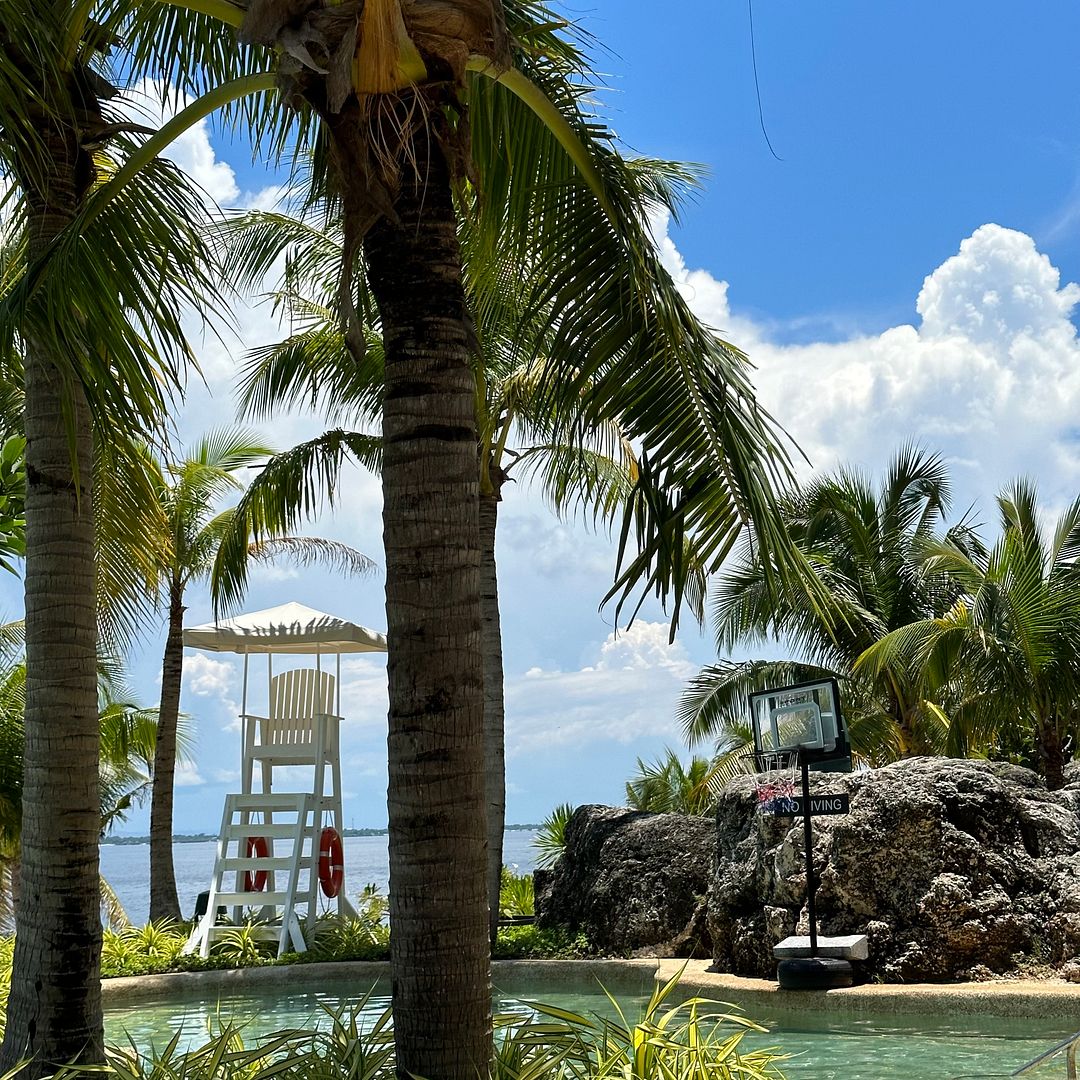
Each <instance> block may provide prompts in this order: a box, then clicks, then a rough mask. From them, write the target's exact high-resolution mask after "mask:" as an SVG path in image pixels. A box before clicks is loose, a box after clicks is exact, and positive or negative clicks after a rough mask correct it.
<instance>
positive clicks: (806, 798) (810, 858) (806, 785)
mask: <svg viewBox="0 0 1080 1080" xmlns="http://www.w3.org/2000/svg"><path fill="white" fill-rule="evenodd" d="M799 757H800V758H801V759H802V821H803V844H804V848H805V851H806V918H807V921H808V922H809V923H810V955H811V956H817V913H816V912H815V910H814V891H815V889H816V887H817V885H816V882H815V881H814V833H813V829H812V828H811V826H810V765H809V763H808V762H807V760H806V757H805V756H804V755H803V754H800V755H799Z"/></svg>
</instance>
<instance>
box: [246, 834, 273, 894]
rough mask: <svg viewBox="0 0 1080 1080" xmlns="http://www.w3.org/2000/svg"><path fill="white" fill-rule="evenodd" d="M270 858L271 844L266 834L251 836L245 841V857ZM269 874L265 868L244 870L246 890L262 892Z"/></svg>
mask: <svg viewBox="0 0 1080 1080" xmlns="http://www.w3.org/2000/svg"><path fill="white" fill-rule="evenodd" d="M252 857H254V858H256V859H268V858H270V845H269V844H267V842H266V837H265V836H249V837H248V838H247V839H246V840H245V841H244V858H245V859H250V858H252ZM269 876H270V875H269V874H267V872H266V871H265V870H246V871H245V872H244V892H262V891H263V889H265V888H266V882H267V880H268V878H269Z"/></svg>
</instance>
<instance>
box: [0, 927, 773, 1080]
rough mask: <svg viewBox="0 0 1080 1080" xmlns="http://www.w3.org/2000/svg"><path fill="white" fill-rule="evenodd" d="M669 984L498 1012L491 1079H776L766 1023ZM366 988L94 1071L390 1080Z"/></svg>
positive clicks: (167, 1076)
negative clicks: (593, 1005)
mask: <svg viewBox="0 0 1080 1080" xmlns="http://www.w3.org/2000/svg"><path fill="white" fill-rule="evenodd" d="M9 953H10V942H9V941H8V942H3V943H0V973H2V972H3V971H5V970H7V968H6V965H5V964H4V960H5V958H6V957H7V956H8V954H9ZM2 977H3V976H2V974H0V979H2ZM675 983H677V978H676V979H673V980H671V982H669V983H667V984H665V985H664V986H659V985H658V986H657V988H656V990H654V992H653V994H652V996H651V998H650V1000H649V1002H648V1003H647V1004H646V1006H645V1008H644V1009H643V1010H642V1012H641V1014H640V1015H639V1016H634V1015H633V1014H630V1015H629V1016H628V1013H629V1012H630V1011H629V1009H628V1008H625V1007H623V1006H622V1005H620V1003H619V1002H618V1000H617V999H616V998H615V997H613V996H611V995H610V994H609V995H608V997H609V1000H610V1009H609V1010H608V1011H610V1013H611V1014H612V1015H611V1016H610V1017H608V1016H595V1015H589V1016H585V1015H582V1014H580V1013H574V1012H571V1011H568V1010H565V1009H560V1008H556V1007H554V1006H548V1005H544V1004H543V1003H540V1002H530V1003H528V1004H530V1005H531V1007H532V1010H533V1016H531V1017H527V1018H522V1017H521V1016H519V1015H514V1016H504V1017H499V1018H498V1038H497V1039H496V1042H495V1053H494V1060H493V1063H492V1068H491V1074H490V1075H491V1078H492V1080H520V1078H521V1077H523V1076H525V1077H532V1078H534V1080H615V1078H620V1080H695V1078H699V1077H704V1076H708V1077H713V1078H715V1080H784V1074H783V1073H782V1072H781V1070H780V1065H781V1064H782V1062H783V1061H784V1060H785V1055H783V1054H782V1053H781V1052H780V1051H779V1050H778V1049H776V1048H775V1047H773V1048H755V1049H747V1048H745V1047H744V1046H743V1039H744V1037H745V1036H746V1035H747V1034H750V1033H752V1032H753V1033H757V1034H763V1033H764V1032H765V1030H766V1029H765V1028H763V1027H761V1026H760V1025H759V1024H756V1023H755V1022H754V1021H752V1020H749V1019H747V1018H746V1017H744V1016H742V1015H741V1014H740V1013H738V1012H735V1011H733V1007H732V1006H729V1005H724V1004H723V1003H722V1002H716V1001H710V1000H708V999H704V998H690V999H689V1000H687V1001H684V1002H682V1003H681V1004H679V1005H671V1004H670V1002H669V998H670V996H671V994H672V992H673V986H674V984H675ZM0 992H2V986H0ZM374 992H375V991H374V989H373V990H372V991H369V992H368V993H367V994H364V995H361V996H360V998H359V999H358V1000H357V1001H356V1002H355V1003H354V1004H353V1005H352V1006H350V1007H348V1008H341V1009H338V1010H336V1011H334V1010H330V1009H327V1014H328V1015H327V1016H326V1017H325V1018H324V1022H323V1023H322V1024H319V1025H318V1027H316V1028H314V1029H300V1030H285V1031H279V1032H276V1033H275V1034H273V1035H271V1036H268V1037H266V1038H265V1039H263V1040H261V1041H258V1042H256V1043H255V1045H253V1046H249V1045H246V1044H245V1037H246V1035H245V1032H244V1029H243V1025H242V1024H241V1025H239V1026H236V1025H235V1024H234V1022H232V1021H229V1022H224V1023H221V1024H220V1025H215V1027H214V1029H213V1030H212V1031H211V1033H210V1035H209V1037H208V1042H207V1043H205V1044H204V1045H203V1046H200V1047H198V1048H197V1049H194V1050H188V1051H183V1050H181V1049H180V1048H179V1045H180V1033H179V1032H178V1033H177V1035H176V1036H175V1037H174V1038H173V1039H172V1040H171V1041H170V1042H168V1043H167V1044H166V1045H165V1046H163V1047H161V1046H155V1047H146V1048H143V1047H139V1046H128V1047H116V1048H112V1049H110V1051H109V1053H108V1059H107V1064H106V1065H105V1066H103V1067H101V1068H100V1069H99V1070H98V1072H99V1073H100V1074H101V1075H104V1076H108V1077H113V1078H115V1080H217V1078H218V1077H220V1076H222V1075H228V1076H234V1077H244V1078H245V1080H263V1078H265V1080H270V1078H271V1077H281V1078H282V1080H324V1078H325V1080H331V1078H333V1077H340V1076H348V1077H351V1078H353V1080H392V1078H393V1077H394V1076H395V1075H396V1072H395V1067H394V1060H395V1058H394V1039H393V1030H392V1017H391V1013H390V1010H386V1011H385V1012H383V1013H381V1014H378V1013H374V1011H373V1010H372V1005H371V999H372V997H373V994H374ZM718 1007H720V1008H718ZM720 1009H722V1010H723V1011H720Z"/></svg>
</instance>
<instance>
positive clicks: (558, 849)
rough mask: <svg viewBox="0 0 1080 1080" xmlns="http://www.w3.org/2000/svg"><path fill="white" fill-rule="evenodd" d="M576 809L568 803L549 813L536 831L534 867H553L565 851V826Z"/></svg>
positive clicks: (561, 804) (534, 838)
mask: <svg viewBox="0 0 1080 1080" xmlns="http://www.w3.org/2000/svg"><path fill="white" fill-rule="evenodd" d="M576 809H577V807H575V806H572V805H571V804H570V803H560V804H559V805H558V806H556V807H555V809H554V810H552V811H551V813H550V814H548V816H547V817H546V818H544V820H543V821H542V822H540V828H539V829H537V830H536V835H535V836H534V837H533V848H534V849H535V850H536V865H537V866H539V867H542V868H543V867H549V866H554V865H555V863H556V862H557V861H558V859H559V856H560V855H561V854H562V853H563V851H565V850H566V826H567V825H568V824H569V823H570V819H571V818H572V817H573V816H574V811H575V810H576Z"/></svg>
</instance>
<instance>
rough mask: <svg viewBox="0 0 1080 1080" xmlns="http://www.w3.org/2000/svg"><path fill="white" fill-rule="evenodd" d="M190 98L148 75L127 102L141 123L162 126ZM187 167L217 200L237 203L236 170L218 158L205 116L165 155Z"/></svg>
mask: <svg viewBox="0 0 1080 1080" xmlns="http://www.w3.org/2000/svg"><path fill="white" fill-rule="evenodd" d="M190 103H191V102H190V99H189V98H188V97H187V96H186V95H184V94H181V93H178V92H177V91H176V89H175V88H174V87H167V86H166V85H165V84H164V83H162V82H160V81H158V80H155V79H144V80H143V81H142V82H141V83H140V84H139V85H138V86H136V87H135V89H134V90H133V91H132V93H131V94H130V95H129V100H128V102H127V104H128V106H129V109H130V110H131V111H132V112H133V113H134V114H135V116H136V117H137V119H138V121H139V123H142V124H146V125H148V126H150V127H160V126H161V124H163V123H165V122H166V121H168V120H171V119H172V118H173V117H174V116H175V115H176V114H177V113H179V112H180V111H181V110H182V109H184V108H185V107H186V106H187V105H189V104H190ZM164 156H165V157H167V158H169V160H170V161H173V162H175V163H176V164H177V165H178V166H179V167H180V168H181V169H183V170H184V172H186V173H187V174H188V175H189V176H190V177H191V178H192V179H193V180H194V181H195V183H197V184H198V185H199V186H200V187H201V188H203V190H205V191H206V193H207V194H208V195H209V196H210V197H211V198H212V199H214V200H215V201H216V202H219V203H223V204H229V205H232V204H234V203H235V202H236V201H237V200H238V199H239V198H240V188H239V187H238V186H237V183H236V173H235V172H234V171H233V168H232V166H231V165H230V164H229V163H228V162H226V161H222V160H220V159H219V158H218V156H217V153H216V151H215V150H214V148H213V146H212V145H211V143H210V129H209V127H208V126H207V123H206V121H205V120H200V121H199V122H198V123H196V124H193V125H192V126H191V127H189V128H188V129H187V130H186V131H185V132H184V133H183V134H182V135H179V136H178V137H177V138H176V139H175V140H174V141H173V142H172V143H171V144H170V146H169V149H168V152H167V153H166V154H165V155H164Z"/></svg>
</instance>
